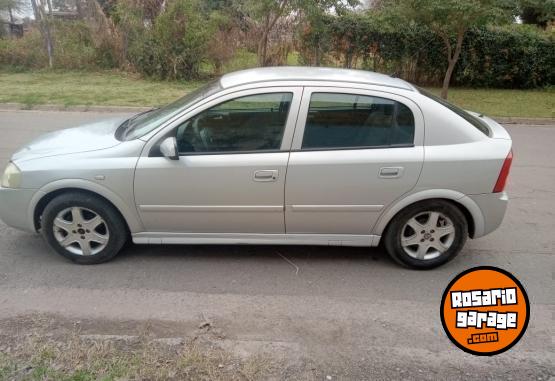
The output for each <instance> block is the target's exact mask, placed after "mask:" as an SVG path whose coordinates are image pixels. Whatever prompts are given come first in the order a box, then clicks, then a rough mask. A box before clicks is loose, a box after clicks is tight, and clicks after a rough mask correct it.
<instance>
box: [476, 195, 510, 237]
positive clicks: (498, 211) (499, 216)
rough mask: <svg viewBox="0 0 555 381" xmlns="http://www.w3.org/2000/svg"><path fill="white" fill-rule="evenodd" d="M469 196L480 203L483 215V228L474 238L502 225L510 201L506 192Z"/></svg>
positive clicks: (478, 230)
mask: <svg viewBox="0 0 555 381" xmlns="http://www.w3.org/2000/svg"><path fill="white" fill-rule="evenodd" d="M467 197H469V198H470V199H472V201H474V202H475V203H476V204H477V205H478V207H479V208H480V211H481V212H482V216H483V228H482V229H477V231H476V232H475V234H474V238H479V237H483V236H485V235H486V234H489V233H491V232H492V231H494V230H495V229H497V228H498V227H499V225H501V222H503V218H504V217H505V212H506V211H507V204H508V202H509V196H508V195H507V193H506V192H500V193H485V194H476V195H468V196H467Z"/></svg>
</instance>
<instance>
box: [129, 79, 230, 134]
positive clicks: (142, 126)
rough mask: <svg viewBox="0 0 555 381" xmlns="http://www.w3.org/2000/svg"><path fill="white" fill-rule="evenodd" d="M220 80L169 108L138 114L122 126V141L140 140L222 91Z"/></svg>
mask: <svg viewBox="0 0 555 381" xmlns="http://www.w3.org/2000/svg"><path fill="white" fill-rule="evenodd" d="M221 89H222V87H221V86H220V80H219V79H218V80H214V81H212V82H209V83H208V84H206V85H204V86H202V87H200V88H198V89H196V90H195V91H192V92H190V93H189V94H187V95H185V96H184V97H182V98H179V99H178V100H176V101H175V102H173V103H170V104H169V105H167V106H164V107H161V108H157V109H152V110H149V111H146V112H143V113H140V114H137V115H135V116H133V117H131V118H130V119H127V120H126V121H125V122H124V123H123V124H122V125H121V128H123V130H122V131H121V132H120V133H119V136H120V137H121V140H133V139H137V138H140V137H141V136H144V135H146V134H148V133H149V132H151V131H152V130H154V129H155V128H157V127H159V126H160V125H162V123H164V122H166V121H168V120H169V119H170V118H172V117H173V116H174V115H176V114H177V113H178V112H180V111H182V110H184V109H186V108H188V107H189V106H192V105H193V104H195V103H197V102H199V101H201V100H202V99H204V98H207V97H209V96H210V95H212V94H215V93H217V92H218V91H220V90H221Z"/></svg>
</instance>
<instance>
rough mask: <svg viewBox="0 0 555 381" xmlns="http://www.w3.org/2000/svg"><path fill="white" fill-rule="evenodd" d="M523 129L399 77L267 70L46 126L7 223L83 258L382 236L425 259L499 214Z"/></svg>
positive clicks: (402, 259)
mask: <svg viewBox="0 0 555 381" xmlns="http://www.w3.org/2000/svg"><path fill="white" fill-rule="evenodd" d="M511 144H512V143H511V138H510V136H509V135H508V133H507V131H506V130H505V129H504V128H503V127H502V126H500V125H499V124H498V123H496V122H495V121H493V120H492V119H490V118H487V117H485V116H483V115H478V114H474V113H470V112H466V111H464V110H461V109H459V108H458V107H455V106H453V105H451V104H449V103H447V102H445V101H443V100H441V99H438V98H436V97H435V96H433V95H431V94H429V93H428V92H426V91H424V90H422V89H419V88H417V87H415V86H412V85H411V84H409V83H407V82H405V81H403V80H401V79H397V78H391V77H389V76H386V75H382V74H377V73H372V72H367V71H357V70H341V69H329V68H299V67H296V68H293V67H279V68H261V69H252V70H245V71H239V72H235V73H231V74H227V75H224V76H223V77H222V78H220V79H219V80H217V81H214V82H211V83H209V84H207V85H206V86H204V87H202V88H200V89H198V90H196V91H194V92H192V93H190V94H188V95H186V96H185V97H183V98H181V99H179V100H177V101H175V102H174V103H172V104H170V105H168V106H165V107H162V108H159V109H153V110H150V111H147V112H145V113H142V114H138V115H135V116H133V117H132V118H129V119H126V120H121V119H119V120H109V121H102V122H99V123H96V124H91V125H87V126H82V127H78V128H72V129H67V130H61V131H57V132H53V133H50V134H46V135H44V136H42V137H40V138H38V139H37V140H35V141H33V142H31V143H29V144H28V145H26V146H25V147H23V148H22V149H20V150H19V151H18V152H16V153H15V154H14V155H13V157H12V159H11V162H10V163H9V165H8V167H7V168H6V170H5V172H4V175H3V177H2V187H1V188H0V218H1V219H2V220H4V221H5V222H6V223H7V224H8V225H11V226H13V227H15V228H18V229H22V230H25V231H29V232H40V233H41V234H42V235H43V236H44V238H45V240H46V241H47V242H48V244H49V245H50V246H51V247H52V248H53V249H54V250H56V251H57V252H58V253H60V254H61V255H63V256H65V257H67V258H69V259H71V260H73V261H74V262H76V263H80V264H93V263H100V262H104V261H107V260H109V259H111V258H112V257H114V256H115V255H116V254H117V253H118V252H119V251H120V249H121V248H122V247H123V245H124V244H125V242H126V241H127V240H128V239H129V238H131V239H132V240H133V242H134V243H137V244H287V245H332V246H367V247H371V246H377V245H379V244H383V246H384V247H385V248H386V250H387V251H388V253H389V254H390V255H391V257H392V258H393V259H394V260H396V261H397V262H399V263H400V264H402V265H405V266H408V267H412V268H421V269H422V268H431V267H435V266H438V265H440V264H443V263H445V262H447V261H449V260H450V259H452V258H453V257H455V256H456V255H457V254H458V253H459V252H460V251H461V249H462V247H463V245H464V243H465V241H466V239H467V237H471V238H478V237H482V236H484V235H486V234H488V233H490V232H491V231H493V230H495V229H496V228H497V227H498V226H499V225H500V223H501V221H502V219H503V216H504V214H505V210H506V207H507V201H508V198H507V194H506V193H505V191H504V188H505V182H506V179H507V176H508V173H509V168H510V165H511V161H512V153H511Z"/></svg>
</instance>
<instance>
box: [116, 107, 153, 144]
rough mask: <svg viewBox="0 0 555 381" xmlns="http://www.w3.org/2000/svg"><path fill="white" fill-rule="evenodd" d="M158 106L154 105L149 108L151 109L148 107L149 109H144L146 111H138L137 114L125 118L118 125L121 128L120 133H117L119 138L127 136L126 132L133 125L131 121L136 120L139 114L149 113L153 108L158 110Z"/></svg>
mask: <svg viewBox="0 0 555 381" xmlns="http://www.w3.org/2000/svg"><path fill="white" fill-rule="evenodd" d="M159 108H160V107H154V108H151V109H149V110H146V111H143V112H140V113H138V114H135V115H133V116H132V117H131V118H129V119H126V120H125V121H124V122H123V123H122V124H121V125H120V126H119V127H120V128H121V129H122V130H121V131H120V133H119V135H120V136H121V139H122V140H125V137H126V136H127V133H128V132H129V131H130V130H131V127H133V122H134V121H135V120H137V118H138V117H140V116H142V115H145V114H148V113H150V112H152V111H154V110H158V109H159Z"/></svg>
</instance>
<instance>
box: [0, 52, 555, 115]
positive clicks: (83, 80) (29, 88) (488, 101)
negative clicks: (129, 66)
mask: <svg viewBox="0 0 555 381" xmlns="http://www.w3.org/2000/svg"><path fill="white" fill-rule="evenodd" d="M245 60H246V61H249V62H250V60H252V57H245ZM233 69H237V68H233ZM202 83H203V82H198V81H193V82H167V81H152V80H147V79H141V78H139V77H137V76H136V75H132V74H128V73H122V72H93V73H90V72H51V71H44V72H40V71H39V72H25V73H11V72H0V88H2V90H3V91H2V92H0V103H7V102H16V103H23V104H25V105H27V106H28V107H32V106H34V105H38V104H55V105H63V106H75V105H84V106H91V105H95V106H145V107H148V106H160V105H163V104H166V103H168V102H170V101H172V100H174V99H176V98H178V97H180V96H182V95H184V94H185V93H187V92H189V91H191V90H192V89H194V88H196V87H199V86H201V85H202ZM430 90H431V91H432V92H435V93H437V94H439V91H440V90H439V89H436V88H432V89H430ZM449 100H450V101H451V102H453V103H455V104H457V105H459V106H461V107H463V108H465V109H468V110H473V111H477V112H481V113H484V114H486V115H490V116H502V117H525V118H526V117H528V118H553V117H554V116H555V115H554V109H555V90H554V89H545V90H503V89H459V88H453V89H451V90H450V91H449Z"/></svg>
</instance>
